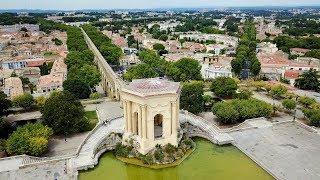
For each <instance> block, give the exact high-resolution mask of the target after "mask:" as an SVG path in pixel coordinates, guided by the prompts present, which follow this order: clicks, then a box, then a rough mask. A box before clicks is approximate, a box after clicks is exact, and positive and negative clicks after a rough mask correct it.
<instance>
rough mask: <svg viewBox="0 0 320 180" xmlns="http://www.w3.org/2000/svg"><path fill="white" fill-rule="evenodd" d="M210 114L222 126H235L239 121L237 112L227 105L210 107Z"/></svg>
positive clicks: (220, 104) (219, 104)
mask: <svg viewBox="0 0 320 180" xmlns="http://www.w3.org/2000/svg"><path fill="white" fill-rule="evenodd" d="M212 112H213V114H215V115H216V116H217V118H218V121H219V122H220V123H222V124H235V123H237V122H238V119H239V116H240V115H239V112H238V111H237V110H236V109H235V108H234V107H233V106H232V105H231V104H228V103H217V104H215V105H214V106H213V107H212Z"/></svg>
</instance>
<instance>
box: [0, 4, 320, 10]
mask: <svg viewBox="0 0 320 180" xmlns="http://www.w3.org/2000/svg"><path fill="white" fill-rule="evenodd" d="M295 7H314V8H320V4H313V5H310V4H306V5H303V4H301V5H268V6H266V5H255V6H250V5H245V6H195V7H183V6H181V7H178V6H176V7H175V6H172V7H149V8H148V7H145V8H77V9H59V8H56V9H42V8H6V9H2V8H0V11H5V10H7V11H18V10H28V11H32V10H33V11H37V10H41V11H83V10H99V11H102V10H108V11H110V10H111V11H112V10H158V9H164V10H165V9H214V8H263V9H267V8H295Z"/></svg>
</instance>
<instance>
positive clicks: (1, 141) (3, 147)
mask: <svg viewBox="0 0 320 180" xmlns="http://www.w3.org/2000/svg"><path fill="white" fill-rule="evenodd" d="M6 143H7V141H6V140H4V139H0V152H1V151H5V150H6Z"/></svg>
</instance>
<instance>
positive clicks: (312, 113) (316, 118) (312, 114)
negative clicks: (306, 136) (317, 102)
mask: <svg viewBox="0 0 320 180" xmlns="http://www.w3.org/2000/svg"><path fill="white" fill-rule="evenodd" d="M303 113H304V115H305V116H306V117H307V118H308V119H309V124H310V125H311V126H315V127H320V110H319V109H304V110H303Z"/></svg>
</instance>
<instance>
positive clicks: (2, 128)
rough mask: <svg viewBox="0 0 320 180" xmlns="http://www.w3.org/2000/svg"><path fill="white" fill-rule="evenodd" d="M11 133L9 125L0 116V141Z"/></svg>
mask: <svg viewBox="0 0 320 180" xmlns="http://www.w3.org/2000/svg"><path fill="white" fill-rule="evenodd" d="M11 132H12V127H11V124H10V123H9V122H7V121H6V120H4V119H3V118H2V117H1V116H0V139H2V138H4V139H6V138H7V137H8V135H9V134H10V133H11Z"/></svg>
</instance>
